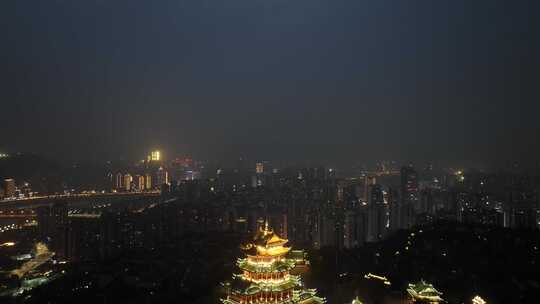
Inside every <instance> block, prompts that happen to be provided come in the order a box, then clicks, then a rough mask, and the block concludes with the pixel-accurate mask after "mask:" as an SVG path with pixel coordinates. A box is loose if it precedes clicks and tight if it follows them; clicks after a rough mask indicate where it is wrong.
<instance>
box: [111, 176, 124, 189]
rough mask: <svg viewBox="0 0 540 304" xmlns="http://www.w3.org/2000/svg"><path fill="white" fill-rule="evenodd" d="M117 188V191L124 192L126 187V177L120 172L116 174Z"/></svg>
mask: <svg viewBox="0 0 540 304" xmlns="http://www.w3.org/2000/svg"><path fill="white" fill-rule="evenodd" d="M114 185H115V188H116V190H123V189H124V188H125V187H124V175H123V174H122V173H120V172H118V173H117V174H116V177H115V183H114Z"/></svg>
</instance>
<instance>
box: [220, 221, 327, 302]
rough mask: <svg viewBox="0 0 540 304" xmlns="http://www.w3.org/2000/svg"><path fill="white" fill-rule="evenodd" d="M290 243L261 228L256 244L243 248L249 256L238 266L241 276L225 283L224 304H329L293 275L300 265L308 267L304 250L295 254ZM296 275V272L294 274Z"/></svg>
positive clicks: (265, 226) (239, 261)
mask: <svg viewBox="0 0 540 304" xmlns="http://www.w3.org/2000/svg"><path fill="white" fill-rule="evenodd" d="M287 242H288V240H286V239H282V238H280V237H279V236H278V235H277V234H275V233H274V231H273V230H272V229H271V228H269V227H268V222H266V223H265V225H264V227H263V226H261V227H260V228H259V231H258V232H257V234H256V235H255V237H254V239H253V242H252V243H250V244H247V245H245V246H242V249H243V250H245V251H246V257H245V258H240V259H238V261H237V265H238V268H239V270H240V271H241V273H240V274H233V278H232V281H231V282H227V283H224V287H225V289H226V293H227V297H226V298H225V299H221V302H222V303H223V304H255V303H276V304H318V303H325V302H326V301H325V299H324V298H320V297H318V296H317V292H316V290H315V289H307V288H305V287H304V286H303V283H302V281H301V278H300V276H298V275H294V274H291V271H293V270H294V269H295V268H296V267H297V266H300V267H305V266H306V265H307V262H306V261H305V260H304V258H305V254H304V253H303V251H300V250H295V251H294V252H291V247H286V246H285V245H286V244H287ZM293 273H294V271H293Z"/></svg>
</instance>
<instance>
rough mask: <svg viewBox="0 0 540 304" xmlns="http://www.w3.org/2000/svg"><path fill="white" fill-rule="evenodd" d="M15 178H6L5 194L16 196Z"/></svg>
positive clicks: (6, 195)
mask: <svg viewBox="0 0 540 304" xmlns="http://www.w3.org/2000/svg"><path fill="white" fill-rule="evenodd" d="M15 190H16V188H15V180H14V179H12V178H6V179H4V196H5V197H8V198H9V197H14V196H15Z"/></svg>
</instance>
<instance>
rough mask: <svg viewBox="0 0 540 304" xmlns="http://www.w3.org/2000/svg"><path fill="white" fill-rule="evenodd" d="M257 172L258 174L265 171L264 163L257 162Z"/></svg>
mask: <svg viewBox="0 0 540 304" xmlns="http://www.w3.org/2000/svg"><path fill="white" fill-rule="evenodd" d="M255 173H257V174H263V173H264V163H262V162H260V163H256V164H255Z"/></svg>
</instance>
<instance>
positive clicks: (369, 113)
mask: <svg viewBox="0 0 540 304" xmlns="http://www.w3.org/2000/svg"><path fill="white" fill-rule="evenodd" d="M539 2H540V1H525V0H524V1H499V0H485V1H472V0H453V1H433V0H425V1H384V0H373V1H363V0H193V1H180V0H175V1H172V0H171V1H169V0H159V1H140V0H126V1H114V0H80V1H73V0H65V1H53V0H48V1H44V0H33V1H32V0H26V1H23V0H2V1H0V34H1V36H0V37H1V40H0V41H1V45H0V83H1V86H0V88H1V89H0V102H1V108H0V109H1V110H0V111H1V114H0V130H1V140H0V150H9V151H22V152H33V153H38V154H44V155H48V156H52V157H56V158H65V159H114V158H119V157H126V158H142V157H143V156H144V155H145V154H146V152H147V151H148V150H149V149H150V148H153V147H159V148H162V149H164V150H165V151H166V152H167V153H168V154H169V155H171V154H191V155H192V156H193V157H196V158H208V159H225V158H236V157H237V156H238V155H245V156H249V157H251V158H254V159H276V160H277V159H282V160H304V159H312V160H328V161H335V160H373V159H396V160H403V161H405V160H439V161H449V162H460V161H467V162H471V161H473V162H474V161H486V160H489V161H493V160H514V159H516V160H536V159H538V156H539V155H540V141H539V136H538V134H539V131H540V102H539V101H540V99H539V97H540V93H539V92H538V89H539V81H540V76H539V69H540V60H539V55H540V43H539V41H540V38H539V37H540V31H539V30H538V28H540V21H539V20H538V19H539V15H538V12H539V11H540V4H539Z"/></svg>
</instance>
